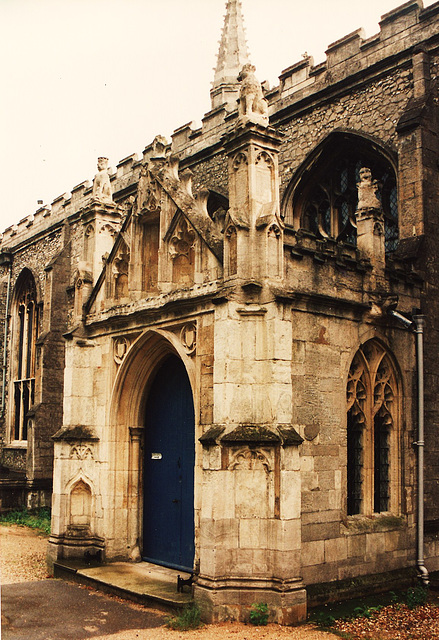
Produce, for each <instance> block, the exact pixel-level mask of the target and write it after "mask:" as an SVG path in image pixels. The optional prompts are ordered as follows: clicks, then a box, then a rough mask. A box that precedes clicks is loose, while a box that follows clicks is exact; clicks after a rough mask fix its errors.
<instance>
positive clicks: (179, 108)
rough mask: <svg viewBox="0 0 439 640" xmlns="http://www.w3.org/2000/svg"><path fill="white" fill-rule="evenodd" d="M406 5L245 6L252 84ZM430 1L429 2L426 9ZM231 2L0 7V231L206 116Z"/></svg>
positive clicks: (19, 2) (30, 0) (353, 1)
mask: <svg viewBox="0 0 439 640" xmlns="http://www.w3.org/2000/svg"><path fill="white" fill-rule="evenodd" d="M400 4H402V2H398V0H368V1H367V2H364V0H307V1H306V2H303V1H302V0H242V7H243V13H244V21H245V26H246V32H247V42H248V45H249V50H250V56H251V60H252V62H253V64H255V65H256V75H257V77H258V78H259V80H261V81H263V80H268V81H269V82H270V84H271V86H275V85H277V83H278V80H277V79H278V75H279V74H280V73H281V71H282V70H283V69H285V68H286V67H289V66H290V65H291V64H294V63H295V62H297V61H299V60H300V59H301V54H302V53H304V52H305V51H307V52H308V54H310V55H312V56H314V63H316V64H317V63H319V62H322V61H323V60H324V57H325V54H324V51H325V49H326V48H327V46H328V45H329V44H330V43H331V42H334V41H335V40H338V39H339V38H341V37H343V36H344V35H346V34H348V33H350V32H351V31H354V30H355V29H357V28H359V27H364V29H365V32H366V37H369V36H372V35H373V34H375V33H377V32H378V31H379V27H378V22H379V20H380V17H381V16H382V15H383V14H384V13H386V12H388V11H390V10H392V9H394V8H395V7H397V6H399V5H400ZM430 4H433V0H424V5H425V6H428V5H430ZM225 5H226V1H225V0H0V23H1V25H2V27H1V32H0V59H1V60H2V69H1V71H0V74H1V75H0V82H1V85H0V86H1V87H2V90H3V94H2V99H1V103H0V104H1V106H0V143H1V160H0V188H1V195H2V198H1V199H2V202H1V209H0V230H2V229H5V228H6V227H7V226H9V225H10V224H14V223H15V222H18V221H19V220H20V219H21V218H23V217H25V216H27V215H29V214H31V213H34V212H35V211H36V209H37V208H38V207H39V205H38V204H37V201H38V200H43V201H44V204H49V205H50V203H51V202H52V201H53V200H54V199H55V198H56V197H57V196H59V195H61V194H62V193H64V192H69V191H70V189H71V188H72V187H74V186H75V185H77V184H79V183H80V182H82V181H83V180H90V181H91V180H92V179H93V176H94V174H95V173H96V160H97V157H98V156H100V155H106V156H108V157H109V159H110V165H111V166H112V167H113V168H114V169H115V167H116V164H117V163H118V162H119V161H120V160H121V159H122V158H124V157H126V156H128V155H131V154H132V153H138V154H141V152H142V151H143V149H144V147H145V146H146V145H147V144H149V143H150V142H151V141H152V140H153V138H154V136H155V135H157V134H159V133H160V134H163V135H165V136H166V137H167V138H168V139H170V134H171V133H172V132H173V131H174V130H175V129H176V128H178V127H180V126H181V125H183V124H185V123H186V122H189V121H191V120H193V121H195V123H198V124H199V123H200V121H201V118H202V117H203V115H204V114H205V113H206V112H207V111H208V110H209V109H210V97H209V90H210V85H211V82H212V80H213V68H214V67H215V64H216V56H217V53H218V41H219V39H220V36H221V31H222V27H223V16H224V13H225Z"/></svg>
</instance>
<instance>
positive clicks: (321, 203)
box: [284, 133, 398, 253]
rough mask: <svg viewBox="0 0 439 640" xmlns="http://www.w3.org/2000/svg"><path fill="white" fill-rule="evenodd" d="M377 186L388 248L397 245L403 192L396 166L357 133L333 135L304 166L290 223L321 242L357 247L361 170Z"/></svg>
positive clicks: (293, 188)
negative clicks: (362, 169) (400, 194)
mask: <svg viewBox="0 0 439 640" xmlns="http://www.w3.org/2000/svg"><path fill="white" fill-rule="evenodd" d="M362 167H367V168H369V169H370V170H371V172H372V178H373V179H374V180H377V182H378V192H377V196H378V198H379V200H380V201H381V205H382V208H383V214H384V219H385V236H386V237H385V246H386V252H387V253H390V252H392V251H394V250H395V249H396V248H397V245H398V191H397V180H396V174H395V171H394V169H393V166H392V163H391V161H390V160H389V158H388V157H386V156H385V155H384V154H383V153H382V151H381V150H380V149H379V148H378V147H377V146H376V145H374V144H373V143H371V142H369V141H366V140H365V139H363V138H360V137H359V136H354V135H352V134H344V133H343V134H342V133H336V134H333V135H332V136H329V137H328V140H327V141H326V143H324V145H322V147H319V148H318V149H317V150H316V151H315V152H314V154H311V156H310V159H309V160H308V161H307V162H306V163H305V164H304V165H303V166H302V168H301V170H300V171H299V173H298V175H297V177H296V179H295V180H294V181H293V183H292V184H291V185H290V187H289V188H288V189H287V192H286V205H285V208H284V213H285V222H286V223H287V224H290V225H293V226H294V227H295V228H296V229H304V230H306V231H309V232H310V233H312V234H314V235H315V236H316V237H318V238H332V239H334V240H339V241H344V242H348V243H350V244H354V245H355V244H356V223H355V210H356V208H357V203H358V192H357V184H358V182H359V181H360V169H361V168H362Z"/></svg>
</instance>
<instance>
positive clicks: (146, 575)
mask: <svg viewBox="0 0 439 640" xmlns="http://www.w3.org/2000/svg"><path fill="white" fill-rule="evenodd" d="M54 568H55V576H56V577H63V578H67V579H71V580H74V581H75V582H79V583H83V584H88V585H92V586H95V587H96V588H97V589H102V590H104V591H106V592H111V593H115V594H117V595H120V596H121V597H123V598H129V599H132V600H134V601H135V602H141V603H149V604H151V603H152V604H154V603H155V604H156V605H157V606H160V607H166V608H167V609H168V610H172V609H173V608H181V607H183V606H184V605H185V604H188V603H189V602H191V601H192V593H191V589H189V588H188V587H185V588H184V592H183V593H179V592H178V591H177V576H178V575H181V577H182V578H188V577H189V574H188V573H183V572H179V571H175V570H173V569H167V568H165V567H160V566H158V565H154V564H151V563H149V562H139V563H131V562H112V563H109V564H100V565H97V566H88V565H85V564H84V563H83V562H78V561H64V560H63V561H58V562H57V563H55V567H54Z"/></svg>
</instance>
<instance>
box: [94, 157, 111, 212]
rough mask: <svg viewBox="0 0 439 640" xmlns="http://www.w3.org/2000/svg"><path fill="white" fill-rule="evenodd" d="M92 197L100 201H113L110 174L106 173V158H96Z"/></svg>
mask: <svg viewBox="0 0 439 640" xmlns="http://www.w3.org/2000/svg"><path fill="white" fill-rule="evenodd" d="M93 199H94V200H99V201H100V202H108V203H110V202H111V203H112V202H113V193H112V190H111V184H110V176H109V174H108V158H103V157H100V158H98V172H97V174H96V175H95V177H94V180H93Z"/></svg>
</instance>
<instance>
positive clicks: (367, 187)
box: [357, 167, 381, 211]
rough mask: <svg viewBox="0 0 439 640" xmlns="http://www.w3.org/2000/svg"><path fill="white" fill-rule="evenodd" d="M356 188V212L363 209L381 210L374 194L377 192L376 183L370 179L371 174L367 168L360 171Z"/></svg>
mask: <svg viewBox="0 0 439 640" xmlns="http://www.w3.org/2000/svg"><path fill="white" fill-rule="evenodd" d="M357 187H358V205H357V211H362V210H363V209H379V210H381V202H380V201H379V200H378V198H377V196H376V192H377V191H378V182H377V181H376V180H373V179H372V172H371V170H370V169H368V168H367V167H363V168H362V169H360V182H357Z"/></svg>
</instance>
